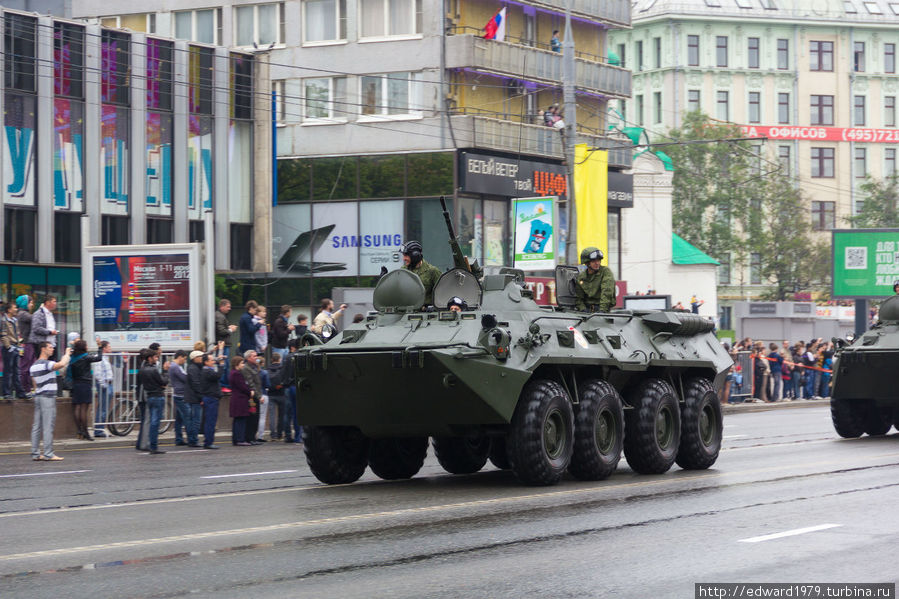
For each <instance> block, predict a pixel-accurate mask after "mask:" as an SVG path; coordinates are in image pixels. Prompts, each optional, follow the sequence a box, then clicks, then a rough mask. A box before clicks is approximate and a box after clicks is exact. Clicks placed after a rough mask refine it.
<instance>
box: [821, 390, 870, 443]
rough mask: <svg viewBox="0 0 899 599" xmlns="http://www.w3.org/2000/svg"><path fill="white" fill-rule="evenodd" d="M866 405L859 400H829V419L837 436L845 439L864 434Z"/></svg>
mask: <svg viewBox="0 0 899 599" xmlns="http://www.w3.org/2000/svg"><path fill="white" fill-rule="evenodd" d="M867 408H868V404H867V403H866V402H864V401H861V400H847V399H835V398H834V399H831V400H830V418H831V420H833V428H834V430H835V431H837V434H838V435H839V436H841V437H843V438H845V439H855V438H856V437H861V436H862V434H864V432H865V415H866V414H867V412H868V409H867Z"/></svg>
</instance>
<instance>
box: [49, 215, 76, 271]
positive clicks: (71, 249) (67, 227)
mask: <svg viewBox="0 0 899 599" xmlns="http://www.w3.org/2000/svg"><path fill="white" fill-rule="evenodd" d="M53 259H54V260H55V261H56V262H74V263H79V262H81V213H80V212H60V211H57V212H55V213H54V214H53Z"/></svg>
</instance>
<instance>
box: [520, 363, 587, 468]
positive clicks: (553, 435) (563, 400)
mask: <svg viewBox="0 0 899 599" xmlns="http://www.w3.org/2000/svg"><path fill="white" fill-rule="evenodd" d="M573 448H574V411H573V409H572V407H571V400H570V399H569V397H568V394H567V393H566V392H565V390H564V389H563V388H562V387H561V386H560V385H559V384H558V383H555V382H552V381H547V380H540V379H538V380H534V381H531V382H530V383H528V384H527V386H525V388H524V390H523V391H522V392H521V397H519V398H518V406H517V407H516V408H515V414H514V415H513V416H512V426H511V430H510V431H509V436H508V445H507V449H508V452H509V458H510V460H511V463H512V470H513V471H514V472H515V475H516V476H517V477H518V478H519V479H520V480H521V481H522V482H524V483H527V484H530V485H553V484H555V483H557V482H559V480H560V479H561V478H562V476H563V475H564V474H565V470H566V469H567V468H568V464H569V463H571V453H572V451H573Z"/></svg>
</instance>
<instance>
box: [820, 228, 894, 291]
mask: <svg viewBox="0 0 899 599" xmlns="http://www.w3.org/2000/svg"><path fill="white" fill-rule="evenodd" d="M896 281H899V229H834V230H833V294H832V296H833V297H834V298H883V297H888V296H891V295H893V284H894V283H895V282H896Z"/></svg>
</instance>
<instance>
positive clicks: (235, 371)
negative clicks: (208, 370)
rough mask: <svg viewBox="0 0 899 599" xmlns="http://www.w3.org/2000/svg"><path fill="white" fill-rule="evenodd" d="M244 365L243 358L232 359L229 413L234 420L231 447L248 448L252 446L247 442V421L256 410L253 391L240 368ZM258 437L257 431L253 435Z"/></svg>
mask: <svg viewBox="0 0 899 599" xmlns="http://www.w3.org/2000/svg"><path fill="white" fill-rule="evenodd" d="M242 365H243V358H241V357H240V356H234V357H233V358H231V372H230V373H229V375H228V383H229V384H230V386H231V403H230V404H229V406H228V412H229V413H230V415H231V418H232V419H233V420H234V421H233V423H232V425H231V445H239V446H241V447H246V446H249V445H252V443H250V442H249V441H247V420H248V419H249V417H250V414H251V413H252V410H254V409H255V402H253V399H252V397H253V390H252V389H250V386H249V385H247V382H246V380H245V379H244V376H243V374H241V372H240V367H241V366H242ZM252 434H253V435H254V436H255V435H256V431H253V433H252Z"/></svg>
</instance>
